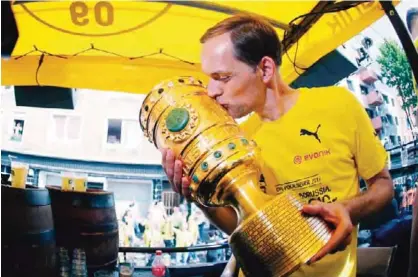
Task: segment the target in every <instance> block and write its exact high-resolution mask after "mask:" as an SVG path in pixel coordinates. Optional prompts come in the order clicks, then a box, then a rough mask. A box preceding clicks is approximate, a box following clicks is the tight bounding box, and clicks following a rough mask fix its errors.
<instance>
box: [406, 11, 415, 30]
mask: <svg viewBox="0 0 418 277" xmlns="http://www.w3.org/2000/svg"><path fill="white" fill-rule="evenodd" d="M416 19H418V8H411V9H409V10H408V11H407V12H406V25H407V26H408V30H409V32H410V33H412V24H413V22H414V20H416Z"/></svg>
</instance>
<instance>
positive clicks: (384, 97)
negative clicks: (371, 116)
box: [382, 94, 389, 104]
mask: <svg viewBox="0 0 418 277" xmlns="http://www.w3.org/2000/svg"><path fill="white" fill-rule="evenodd" d="M382 96H383V100H385V103H386V104H389V98H388V97H387V96H386V95H384V94H382Z"/></svg>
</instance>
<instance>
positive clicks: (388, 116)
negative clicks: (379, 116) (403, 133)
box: [386, 114, 393, 124]
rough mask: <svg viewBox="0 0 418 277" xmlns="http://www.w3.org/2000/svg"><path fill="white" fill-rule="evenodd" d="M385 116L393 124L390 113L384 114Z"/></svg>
mask: <svg viewBox="0 0 418 277" xmlns="http://www.w3.org/2000/svg"><path fill="white" fill-rule="evenodd" d="M386 116H387V118H388V122H389V123H390V124H393V117H392V116H391V115H390V114H388V115H386Z"/></svg>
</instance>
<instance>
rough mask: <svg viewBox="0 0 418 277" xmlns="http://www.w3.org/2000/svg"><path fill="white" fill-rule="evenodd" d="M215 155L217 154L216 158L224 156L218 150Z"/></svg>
mask: <svg viewBox="0 0 418 277" xmlns="http://www.w3.org/2000/svg"><path fill="white" fill-rule="evenodd" d="M213 155H214V156H215V158H217V159H219V158H220V157H222V152H221V151H216V152H215V153H214V154H213Z"/></svg>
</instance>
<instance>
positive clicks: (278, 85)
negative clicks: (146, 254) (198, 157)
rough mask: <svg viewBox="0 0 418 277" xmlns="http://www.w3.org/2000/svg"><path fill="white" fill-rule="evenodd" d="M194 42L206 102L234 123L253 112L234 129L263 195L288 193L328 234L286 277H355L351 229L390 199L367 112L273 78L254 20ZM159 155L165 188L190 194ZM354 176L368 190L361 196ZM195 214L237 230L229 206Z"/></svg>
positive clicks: (271, 48)
mask: <svg viewBox="0 0 418 277" xmlns="http://www.w3.org/2000/svg"><path fill="white" fill-rule="evenodd" d="M201 43H202V44H203V49H202V55H201V60H202V69H203V71H204V72H205V73H206V74H207V75H208V76H209V77H210V81H209V83H208V93H209V96H211V97H213V98H214V99H216V101H217V102H218V103H219V104H220V105H221V106H222V107H223V108H225V109H226V110H227V111H228V113H229V114H230V115H231V116H232V117H234V118H241V117H244V116H246V115H249V114H250V113H252V112H253V113H254V114H253V115H251V116H250V118H249V119H248V120H247V121H246V122H245V123H244V124H243V126H242V127H243V130H244V131H245V132H246V134H247V136H248V137H249V138H251V139H253V140H255V141H256V142H257V144H258V145H259V147H260V149H261V155H262V158H263V161H264V165H263V175H262V176H260V180H264V182H265V185H264V182H260V183H263V188H264V189H263V190H264V191H265V192H266V193H268V194H274V195H275V194H278V193H282V192H285V191H287V190H292V191H293V192H294V193H295V194H297V195H299V196H300V197H301V198H302V199H303V201H305V202H306V205H305V206H304V208H303V211H304V212H305V213H307V214H311V215H318V216H320V217H322V218H323V219H324V220H326V221H327V222H329V223H330V224H331V225H332V226H334V227H335V230H334V232H333V235H332V237H331V239H330V241H329V243H328V244H327V245H326V246H324V247H323V249H321V250H320V251H319V252H318V253H317V254H316V255H315V256H314V257H313V258H312V259H311V260H310V263H309V265H303V266H302V267H301V268H299V269H298V270H297V271H296V272H295V273H294V274H292V275H291V276H309V277H315V276H321V277H335V276H341V277H354V276H355V272H356V234H357V231H356V229H355V228H353V226H354V225H356V224H357V222H358V220H359V219H360V218H362V217H363V216H366V215H369V214H371V213H374V212H377V211H379V210H380V209H381V208H382V207H383V206H385V205H386V204H387V203H388V202H389V201H390V200H391V199H392V197H393V185H392V181H391V177H390V175H389V172H388V170H387V169H386V167H385V165H386V158H387V155H386V152H385V150H384V149H383V147H382V145H381V143H380V142H379V140H378V138H377V137H375V136H374V129H373V127H372V125H371V121H370V119H369V117H368V116H367V113H366V112H365V111H364V109H363V108H362V106H361V105H360V104H359V102H358V101H357V99H356V98H355V97H354V96H353V95H352V94H351V93H350V92H348V91H347V90H345V89H343V88H338V87H331V88H318V89H300V90H296V89H292V88H291V87H290V86H289V85H287V84H286V83H285V82H284V81H283V79H282V78H281V76H280V73H279V67H280V64H281V56H282V53H281V47H280V41H279V39H278V37H277V34H276V32H275V31H274V29H273V28H272V27H271V25H269V24H268V23H267V22H265V21H264V20H262V19H260V18H258V17H254V16H249V15H237V16H233V17H231V18H228V19H226V20H224V21H222V22H220V23H218V24H217V25H215V26H214V27H212V28H210V29H209V30H208V31H207V32H206V33H205V34H204V35H203V37H202V38H201ZM162 156H163V160H162V164H163V167H164V169H165V171H166V174H167V176H168V179H169V180H170V182H171V184H172V185H173V189H174V190H175V191H177V192H179V193H182V194H183V195H184V196H186V197H188V196H190V192H189V185H190V180H189V179H188V178H187V177H185V176H183V173H182V167H183V163H182V161H181V159H180V158H179V157H174V154H173V152H172V151H171V150H169V149H164V150H162ZM359 176H361V177H363V179H365V180H366V182H367V184H368V186H369V189H368V191H367V192H366V193H364V194H362V195H361V196H359ZM309 203H310V204H309ZM201 208H202V210H203V211H204V213H205V214H206V216H207V217H208V218H209V219H210V220H211V221H212V222H213V223H214V224H216V225H217V226H218V227H219V228H220V229H221V230H223V231H224V232H226V233H227V234H231V232H233V230H234V229H235V228H236V226H237V218H236V214H235V212H234V211H233V210H232V209H231V208H229V207H223V208H205V207H201ZM352 233H353V235H352ZM338 251H340V252H338ZM334 252H338V253H335V254H333V255H327V254H331V253H334Z"/></svg>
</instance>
